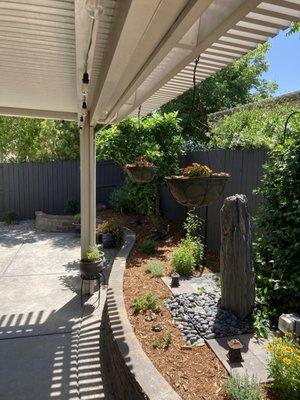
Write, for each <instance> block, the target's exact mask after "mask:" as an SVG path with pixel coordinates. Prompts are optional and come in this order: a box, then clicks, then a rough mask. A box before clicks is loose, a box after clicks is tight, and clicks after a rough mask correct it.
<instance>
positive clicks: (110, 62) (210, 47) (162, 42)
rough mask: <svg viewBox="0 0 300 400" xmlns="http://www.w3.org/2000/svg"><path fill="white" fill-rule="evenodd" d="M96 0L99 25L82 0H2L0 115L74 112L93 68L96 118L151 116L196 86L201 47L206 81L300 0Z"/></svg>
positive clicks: (91, 97) (283, 21)
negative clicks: (99, 9) (85, 75)
mask: <svg viewBox="0 0 300 400" xmlns="http://www.w3.org/2000/svg"><path fill="white" fill-rule="evenodd" d="M100 1H101V5H102V6H103V13H102V14H101V15H100V17H99V18H98V19H97V20H95V22H94V25H93V23H92V19H91V18H90V17H89V15H88V13H87V10H86V7H85V0H30V1H28V0H2V1H1V2H0V73H1V76H2V81H1V90H0V114H6V115H24V116H37V117H53V118H64V119H75V120H76V119H77V117H78V116H80V115H82V112H83V110H82V108H81V107H82V101H83V94H82V75H83V72H84V71H85V69H87V71H88V73H89V78H90V83H89V88H88V96H87V99H86V100H87V105H88V111H89V112H90V119H91V122H92V124H93V125H95V124H96V123H97V122H101V123H110V122H112V121H118V120H121V119H122V118H123V117H125V116H126V115H128V114H133V115H136V112H137V108H138V107H139V105H141V104H142V115H146V114H148V113H149V112H151V111H153V110H155V109H157V108H159V107H160V106H161V105H162V104H164V103H166V102H168V101H169V100H171V99H173V98H175V97H177V96H178V95H180V94H181V93H183V92H184V91H186V90H188V89H189V88H190V87H192V85H193V68H194V59H195V58H196V57H197V56H198V55H200V60H199V64H198V67H197V73H196V80H197V82H200V81H202V80H203V79H206V78H208V77H209V76H211V75H212V74H214V73H215V72H216V71H218V70H220V69H221V68H224V67H226V66H227V65H228V64H230V63H231V62H233V61H234V60H236V59H238V58H240V57H241V56H242V55H243V54H245V53H246V52H247V51H249V50H251V49H254V48H255V47H256V46H257V45H258V44H259V43H263V42H264V41H266V40H267V39H268V38H269V37H272V36H274V35H276V33H277V32H278V31H279V30H280V29H283V28H286V27H287V26H288V25H289V24H290V21H296V20H299V19H300V0H266V1H263V2H262V1H258V0H151V1H149V0H100ZM90 38H91V40H90ZM87 54H88V57H87ZM86 61H87V62H86Z"/></svg>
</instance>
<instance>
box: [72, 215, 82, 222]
mask: <svg viewBox="0 0 300 400" xmlns="http://www.w3.org/2000/svg"><path fill="white" fill-rule="evenodd" d="M73 221H74V224H80V221H81V215H80V214H75V215H74V217H73Z"/></svg>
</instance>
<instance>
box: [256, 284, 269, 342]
mask: <svg viewBox="0 0 300 400" xmlns="http://www.w3.org/2000/svg"><path fill="white" fill-rule="evenodd" d="M267 299H268V288H267V287H265V288H261V287H257V288H256V296H255V309H254V313H253V328H254V332H255V335H256V336H258V337H263V338H267V337H268V334H269V332H270V320H269V314H270V309H269V305H268V300H267Z"/></svg>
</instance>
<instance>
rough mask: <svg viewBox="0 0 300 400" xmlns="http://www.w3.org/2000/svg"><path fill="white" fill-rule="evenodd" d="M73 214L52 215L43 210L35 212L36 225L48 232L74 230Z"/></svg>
mask: <svg viewBox="0 0 300 400" xmlns="http://www.w3.org/2000/svg"><path fill="white" fill-rule="evenodd" d="M73 222H74V216H73V215H52V214H45V213H43V211H36V212H35V227H36V229H39V230H41V231H47V232H70V231H73V230H74V226H73V225H72V224H73Z"/></svg>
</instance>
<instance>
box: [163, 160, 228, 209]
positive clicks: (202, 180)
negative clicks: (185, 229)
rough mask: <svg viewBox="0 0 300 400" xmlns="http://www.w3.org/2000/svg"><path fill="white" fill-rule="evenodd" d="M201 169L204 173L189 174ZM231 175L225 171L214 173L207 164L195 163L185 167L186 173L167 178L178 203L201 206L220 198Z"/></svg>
mask: <svg viewBox="0 0 300 400" xmlns="http://www.w3.org/2000/svg"><path fill="white" fill-rule="evenodd" d="M199 170H200V171H201V172H202V171H203V172H204V174H203V175H199V176H189V174H191V175H192V174H193V173H195V171H199ZM229 177H230V175H229V174H227V173H225V172H221V173H215V174H214V173H212V171H211V170H210V169H209V168H208V167H207V166H201V165H199V164H196V163H194V164H192V165H191V166H189V167H186V168H185V169H184V175H182V176H167V177H166V178H165V180H166V182H167V184H168V186H169V188H170V191H171V193H172V195H173V196H174V197H175V199H176V201H177V202H178V203H180V204H181V205H183V206H187V207H201V206H208V205H210V204H212V203H215V202H216V201H217V200H218V198H219V197H220V195H221V194H222V193H223V191H224V189H225V186H226V183H227V181H228V179H229Z"/></svg>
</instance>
